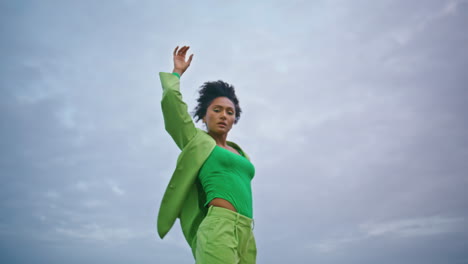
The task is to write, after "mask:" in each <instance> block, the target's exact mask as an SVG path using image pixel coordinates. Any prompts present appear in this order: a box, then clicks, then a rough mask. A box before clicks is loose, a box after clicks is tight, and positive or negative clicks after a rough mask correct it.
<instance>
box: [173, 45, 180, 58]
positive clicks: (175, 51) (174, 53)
mask: <svg viewBox="0 0 468 264" xmlns="http://www.w3.org/2000/svg"><path fill="white" fill-rule="evenodd" d="M178 48H179V46H177V47H176V48H175V50H174V52H173V55H174V56H175V55H176V53H177V49H178Z"/></svg>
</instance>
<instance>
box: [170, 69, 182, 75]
mask: <svg viewBox="0 0 468 264" xmlns="http://www.w3.org/2000/svg"><path fill="white" fill-rule="evenodd" d="M172 73H177V74H179V75H180V76H182V73H183V71H182V70H181V69H176V68H174V69H173V70H172Z"/></svg>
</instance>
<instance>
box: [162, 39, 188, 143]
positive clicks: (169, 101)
mask: <svg viewBox="0 0 468 264" xmlns="http://www.w3.org/2000/svg"><path fill="white" fill-rule="evenodd" d="M178 48H179V47H178V46H177V47H176V48H175V50H174V54H173V55H174V70H173V71H172V72H173V73H172V74H171V73H166V72H160V73H159V77H160V79H161V85H162V88H163V95H162V99H161V108H162V112H163V116H164V126H165V128H166V131H167V132H168V133H169V135H171V137H172V139H173V140H174V141H175V143H176V144H177V146H178V147H179V149H181V150H182V149H183V148H184V147H185V145H187V143H188V142H189V141H190V140H191V139H192V138H193V137H194V136H195V134H196V133H197V129H196V127H195V124H194V123H193V120H192V117H191V116H190V115H189V113H188V108H187V104H185V102H184V101H183V100H182V94H181V93H180V80H179V78H180V76H182V74H184V72H185V71H186V70H187V68H188V67H189V66H190V63H191V62H192V58H193V54H192V55H191V56H190V58H189V60H188V61H185V54H186V53H187V50H188V49H189V47H187V46H184V47H182V48H181V49H180V50H179V51H178ZM174 73H176V74H178V75H179V76H176V75H174Z"/></svg>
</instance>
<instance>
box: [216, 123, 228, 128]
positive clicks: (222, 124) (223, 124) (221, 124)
mask: <svg viewBox="0 0 468 264" xmlns="http://www.w3.org/2000/svg"><path fill="white" fill-rule="evenodd" d="M217 125H218V126H224V127H225V126H227V124H225V123H222V122H221V123H218V124H217Z"/></svg>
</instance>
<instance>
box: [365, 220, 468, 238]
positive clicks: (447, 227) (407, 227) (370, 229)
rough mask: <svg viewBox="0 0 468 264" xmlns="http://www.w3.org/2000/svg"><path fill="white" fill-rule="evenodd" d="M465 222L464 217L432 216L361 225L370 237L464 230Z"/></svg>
mask: <svg viewBox="0 0 468 264" xmlns="http://www.w3.org/2000/svg"><path fill="white" fill-rule="evenodd" d="M464 224H466V220H465V219H464V218H456V217H455V218H451V217H442V216H430V217H422V218H410V219H401V220H396V221H388V222H380V223H366V224H363V225H361V227H360V228H361V229H362V231H363V232H364V233H365V234H366V235H367V236H368V237H376V236H400V237H419V236H429V235H437V234H444V233H450V232H457V231H460V230H462V229H461V227H463V226H464ZM465 226H466V225H465Z"/></svg>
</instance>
